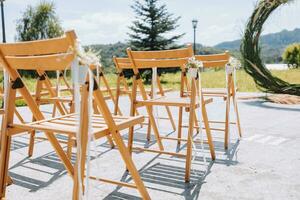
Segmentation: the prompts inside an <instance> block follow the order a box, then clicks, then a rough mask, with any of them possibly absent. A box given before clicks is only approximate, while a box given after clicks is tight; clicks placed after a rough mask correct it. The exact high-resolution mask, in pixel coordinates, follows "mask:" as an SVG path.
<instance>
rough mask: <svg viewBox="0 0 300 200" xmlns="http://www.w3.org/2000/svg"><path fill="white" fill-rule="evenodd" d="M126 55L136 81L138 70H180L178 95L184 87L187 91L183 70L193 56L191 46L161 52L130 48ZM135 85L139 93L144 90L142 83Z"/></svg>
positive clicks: (184, 70)
mask: <svg viewBox="0 0 300 200" xmlns="http://www.w3.org/2000/svg"><path fill="white" fill-rule="evenodd" d="M127 54H128V57H129V60H130V62H131V67H132V69H133V72H134V74H135V76H136V77H137V79H139V76H138V75H139V69H147V68H160V69H162V68H165V69H166V68H180V69H181V71H182V73H181V80H180V82H181V86H180V95H181V96H182V95H183V92H184V88H185V86H186V87H187V89H188V82H187V79H186V73H185V72H186V69H185V68H186V64H187V63H188V60H189V58H191V57H192V56H193V55H194V54H193V49H192V46H191V45H188V46H187V47H186V48H181V49H174V50H161V51H132V50H131V49H130V48H128V49H127ZM137 84H138V85H139V88H140V91H142V90H144V89H143V88H142V87H143V83H142V81H140V80H138V82H137ZM143 99H147V97H146V95H143Z"/></svg>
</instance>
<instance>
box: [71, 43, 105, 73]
mask: <svg viewBox="0 0 300 200" xmlns="http://www.w3.org/2000/svg"><path fill="white" fill-rule="evenodd" d="M70 51H72V52H75V55H76V57H77V58H78V61H79V64H80V65H86V66H90V65H95V66H99V67H101V62H100V58H101V56H100V52H95V51H94V50H93V49H88V50H87V51H85V50H84V48H83V47H82V46H81V44H80V42H77V43H76V44H75V47H74V48H73V47H70Z"/></svg>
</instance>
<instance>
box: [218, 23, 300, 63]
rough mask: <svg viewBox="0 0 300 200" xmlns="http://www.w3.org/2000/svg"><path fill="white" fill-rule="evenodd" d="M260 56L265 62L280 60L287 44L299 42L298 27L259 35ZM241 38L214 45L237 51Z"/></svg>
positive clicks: (299, 30)
mask: <svg viewBox="0 0 300 200" xmlns="http://www.w3.org/2000/svg"><path fill="white" fill-rule="evenodd" d="M260 40H261V45H262V56H263V59H264V60H265V61H266V62H278V61H281V55H282V53H283V51H284V49H285V48H286V46H288V45H289V44H292V43H300V28H296V29H295V30H293V31H288V30H283V31H281V32H278V33H271V34H266V35H263V36H261V38H260ZM240 45H241V40H234V41H229V42H222V43H220V44H217V45H215V46H214V48H217V49H226V50H229V51H233V50H234V51H238V50H239V48H240Z"/></svg>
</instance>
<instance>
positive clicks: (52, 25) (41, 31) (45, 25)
mask: <svg viewBox="0 0 300 200" xmlns="http://www.w3.org/2000/svg"><path fill="white" fill-rule="evenodd" d="M16 29H17V35H16V40H18V41H32V40H39V39H47V38H54V37H59V36H61V35H63V33H64V32H63V28H62V27H61V25H60V22H59V19H58V17H57V15H56V13H55V5H54V3H53V2H46V1H42V2H40V3H39V4H38V5H37V6H36V7H33V6H29V7H28V8H27V9H26V10H25V12H24V13H23V16H22V18H21V19H19V20H17V28H16Z"/></svg>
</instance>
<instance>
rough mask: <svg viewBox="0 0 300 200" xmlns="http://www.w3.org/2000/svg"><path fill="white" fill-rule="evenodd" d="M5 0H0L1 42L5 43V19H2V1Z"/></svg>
mask: <svg viewBox="0 0 300 200" xmlns="http://www.w3.org/2000/svg"><path fill="white" fill-rule="evenodd" d="M4 1H5V0H0V2H1V4H0V5H1V21H2V42H3V43H6V35H5V21H4V5H3V2H4Z"/></svg>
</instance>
